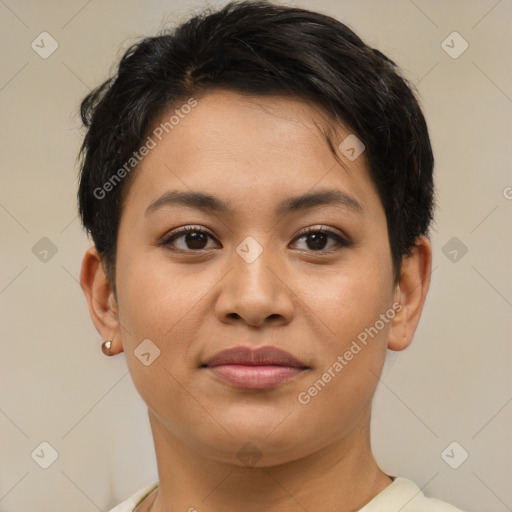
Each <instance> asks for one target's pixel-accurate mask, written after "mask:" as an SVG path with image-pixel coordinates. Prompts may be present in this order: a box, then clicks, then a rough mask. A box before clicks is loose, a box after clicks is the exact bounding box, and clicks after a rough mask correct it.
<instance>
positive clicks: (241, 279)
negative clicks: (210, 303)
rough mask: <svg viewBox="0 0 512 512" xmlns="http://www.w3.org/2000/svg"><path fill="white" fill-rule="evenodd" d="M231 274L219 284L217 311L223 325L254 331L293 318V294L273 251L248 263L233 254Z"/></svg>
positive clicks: (283, 322)
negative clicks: (242, 325) (241, 325)
mask: <svg viewBox="0 0 512 512" xmlns="http://www.w3.org/2000/svg"><path fill="white" fill-rule="evenodd" d="M230 264H232V268H231V271H230V272H228V274H227V275H226V277H225V278H224V279H223V280H222V281H221V283H220V286H221V288H220V293H219V295H218V297H217V302H216V305H215V310H216V314H217V317H218V318H219V319H220V320H221V321H222V322H223V323H236V322H240V321H243V322H245V323H246V324H248V325H250V326H252V327H261V326H262V325H264V324H265V323H272V325H284V324H286V323H288V322H290V321H291V319H292V318H293V314H294V305H293V301H292V296H293V295H294V293H293V291H292V290H291V288H290V284H289V283H287V282H286V277H285V275H284V273H283V272H282V269H281V271H280V268H279V264H278V262H277V261H276V258H274V257H273V256H272V254H271V251H270V250H267V249H265V248H264V249H263V252H262V253H261V254H260V255H259V256H258V257H257V258H256V260H254V261H252V262H251V263H248V262H247V261H245V260H244V259H243V258H242V257H241V256H239V254H238V253H237V252H236V251H234V252H233V257H232V259H231V261H230Z"/></svg>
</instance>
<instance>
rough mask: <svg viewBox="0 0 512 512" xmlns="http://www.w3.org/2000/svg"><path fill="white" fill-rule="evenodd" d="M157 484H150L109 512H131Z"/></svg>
mask: <svg viewBox="0 0 512 512" xmlns="http://www.w3.org/2000/svg"><path fill="white" fill-rule="evenodd" d="M158 483H159V482H155V483H152V484H150V485H147V486H145V487H143V488H142V489H139V490H138V491H137V492H136V493H135V494H133V495H132V496H130V497H129V498H128V499H127V500H125V501H123V502H122V503H119V505H116V506H115V507H114V508H113V509H110V510H109V512H132V511H133V509H134V508H135V507H136V506H137V505H138V503H140V502H141V501H142V500H143V499H144V498H145V497H146V496H147V495H148V494H149V493H150V492H152V491H153V490H154V489H155V488H156V487H157V486H158Z"/></svg>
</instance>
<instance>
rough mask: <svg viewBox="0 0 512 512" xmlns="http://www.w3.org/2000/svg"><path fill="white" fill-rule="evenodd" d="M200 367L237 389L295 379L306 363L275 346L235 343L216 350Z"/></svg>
mask: <svg viewBox="0 0 512 512" xmlns="http://www.w3.org/2000/svg"><path fill="white" fill-rule="evenodd" d="M201 368H206V369H208V370H209V371H210V372H211V373H212V374H213V375H214V376H215V377H216V378H218V379H220V380H221V381H222V382H224V383H226V384H228V385H230V386H233V387H235V388H239V389H253V390H262V389H269V388H273V387H276V386H278V385H279V384H283V383H284V382H287V381H290V380H291V379H294V378H296V377H297V376H299V375H300V374H302V373H303V372H305V371H306V370H309V369H310V368H309V366H307V365H306V364H304V363H302V362H301V361H299V360H298V359H297V358H295V357H294V356H292V354H290V353H289V352H286V351H284V350H281V349H278V348H276V347H260V348H258V349H252V348H250V347H246V346H239V347H235V348H232V349H228V350H223V351H221V352H218V353H217V354H216V355H214V356H213V357H212V358H210V359H209V360H208V361H207V362H206V363H205V364H202V365H201Z"/></svg>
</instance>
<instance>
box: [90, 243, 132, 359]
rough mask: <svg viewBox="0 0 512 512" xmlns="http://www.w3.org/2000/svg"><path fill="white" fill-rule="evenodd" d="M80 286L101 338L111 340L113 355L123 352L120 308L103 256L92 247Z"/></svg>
mask: <svg viewBox="0 0 512 512" xmlns="http://www.w3.org/2000/svg"><path fill="white" fill-rule="evenodd" d="M80 286H81V287H82V290H83V292H84V294H85V298H86V299H87V304H88V307H89V314H90V315H91V319H92V321H93V323H94V326H95V327H96V330H97V331H98V333H99V334H100V336H101V338H102V339H103V340H104V341H105V340H111V341H112V344H111V348H110V351H109V353H110V354H111V355H114V354H117V353H119V352H122V351H123V347H122V342H121V332H120V329H119V320H118V308H117V304H116V301H115V298H114V293H113V291H112V288H111V285H110V283H109V281H108V279H107V276H106V275H105V272H104V269H103V265H102V261H101V256H100V255H99V253H98V251H97V249H96V247H94V246H92V247H90V248H89V249H87V251H86V252H85V254H84V257H83V260H82V269H81V272H80Z"/></svg>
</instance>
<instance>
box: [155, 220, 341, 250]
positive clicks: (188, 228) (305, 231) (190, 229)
mask: <svg viewBox="0 0 512 512" xmlns="http://www.w3.org/2000/svg"><path fill="white" fill-rule="evenodd" d="M188 233H204V234H206V235H207V236H209V237H210V238H213V239H214V237H213V236H212V235H210V233H208V232H207V231H205V230H203V229H200V228H198V227H195V226H186V227H184V228H180V229H178V230H177V231H174V232H173V233H171V234H169V235H168V236H167V237H165V238H164V239H163V240H162V242H161V243H160V244H159V245H160V246H163V247H166V248H169V249H170V250H173V251H177V252H196V253H200V252H202V251H207V250H209V249H189V250H185V249H175V248H172V247H170V246H171V243H172V242H174V241H175V240H176V239H177V238H180V237H181V236H184V235H186V234H188ZM317 233H322V234H325V235H329V236H330V237H331V238H332V239H334V240H335V241H336V242H337V244H338V247H333V248H331V249H320V250H318V251H315V250H309V251H307V252H312V253H320V254H331V253H333V252H336V251H338V250H340V249H341V248H343V247H348V246H349V245H350V243H349V242H348V241H347V240H346V239H344V238H343V237H342V236H340V235H339V234H338V233H336V232H334V231H331V230H330V229H326V228H304V229H302V230H301V231H299V233H298V235H297V237H296V238H295V239H294V240H298V239H300V238H304V237H305V236H307V235H310V234H317Z"/></svg>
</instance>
